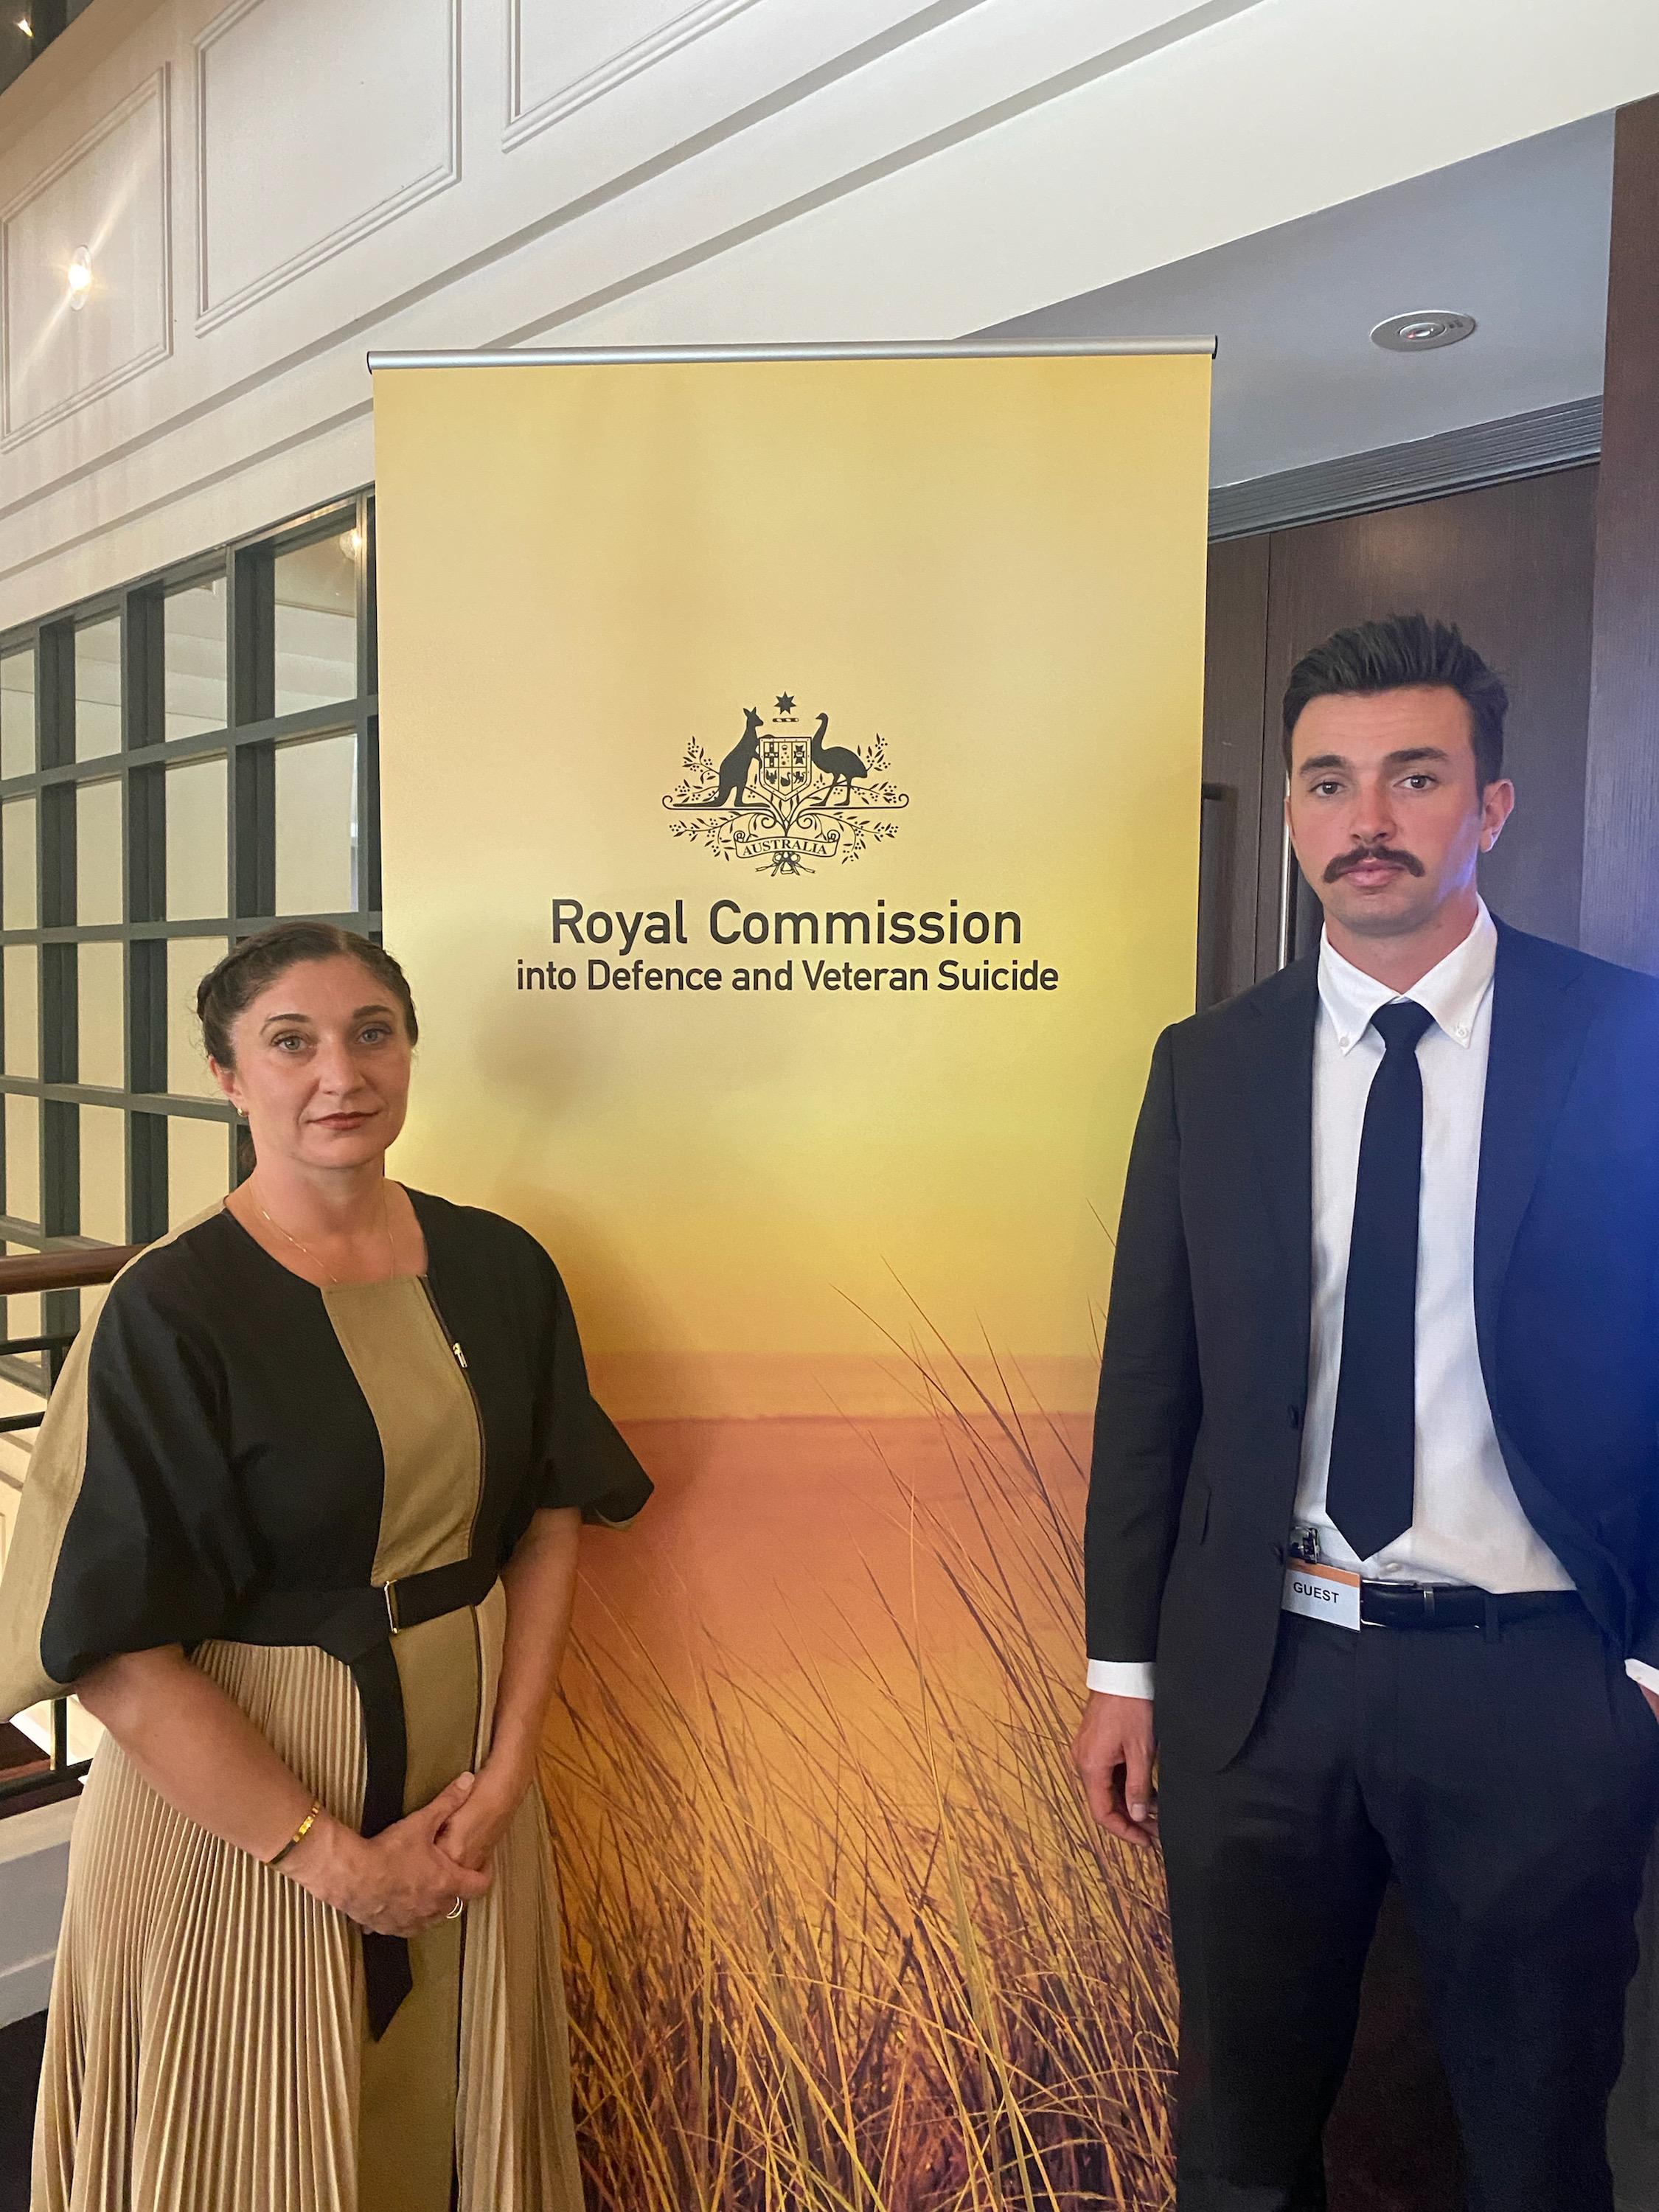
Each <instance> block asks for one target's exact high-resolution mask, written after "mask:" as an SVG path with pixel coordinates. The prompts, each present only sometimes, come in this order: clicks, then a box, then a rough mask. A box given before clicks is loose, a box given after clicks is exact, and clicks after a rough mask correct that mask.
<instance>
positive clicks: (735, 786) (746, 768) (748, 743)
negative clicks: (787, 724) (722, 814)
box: [693, 707, 761, 806]
mask: <svg viewBox="0 0 1659 2212" xmlns="http://www.w3.org/2000/svg"><path fill="white" fill-rule="evenodd" d="M760 722H761V718H760V709H759V708H757V707H745V708H744V710H743V735H742V736H741V737H740V738H738V742H737V743H736V744H734V745H733V746H732V750H731V751H730V752H729V753H727V755H726V758H725V759H724V760H723V761H722V762H721V763H720V782H719V786H718V787H717V789H716V791H715V793H714V797H713V798H712V799H696V800H694V801H693V804H694V805H698V806H741V805H743V804H744V796H743V794H744V792H745V791H746V790H747V789H748V787H749V778H750V775H751V774H752V772H753V770H754V766H755V756H756V754H757V752H758V751H759V750H760Z"/></svg>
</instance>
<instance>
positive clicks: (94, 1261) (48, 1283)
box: [0, 1244, 144, 1297]
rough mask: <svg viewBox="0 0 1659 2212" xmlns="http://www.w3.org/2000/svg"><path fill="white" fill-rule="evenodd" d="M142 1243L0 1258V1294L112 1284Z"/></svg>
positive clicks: (140, 1250) (65, 1248)
mask: <svg viewBox="0 0 1659 2212" xmlns="http://www.w3.org/2000/svg"><path fill="white" fill-rule="evenodd" d="M143 1249H144V1248H143V1245H142V1244H95V1245H85V1246H82V1247H81V1248H80V1249H76V1247H74V1246H73V1245H70V1246H67V1247H60V1248H59V1249H58V1250H57V1251H55V1252H23V1253H20V1254H19V1255H17V1256H16V1257H15V1258H14V1259H9V1260H0V1297H7V1296H13V1297H21V1295H22V1294H23V1293H24V1292H25V1291H83V1290H88V1289H90V1288H91V1287H92V1286H93V1285H94V1284H98V1283H112V1282H113V1281H114V1279H115V1278H116V1277H117V1276H118V1274H119V1273H120V1272H121V1270H122V1268H123V1267H125V1266H126V1264H127V1261H129V1260H131V1259H133V1258H136V1256H137V1255H138V1254H139V1253H140V1252H142V1251H143Z"/></svg>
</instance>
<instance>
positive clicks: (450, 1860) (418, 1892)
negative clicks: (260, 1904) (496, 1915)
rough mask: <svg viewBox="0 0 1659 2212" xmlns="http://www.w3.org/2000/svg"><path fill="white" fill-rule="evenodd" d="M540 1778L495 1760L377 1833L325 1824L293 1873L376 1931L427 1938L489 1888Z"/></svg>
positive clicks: (302, 1850)
mask: <svg viewBox="0 0 1659 2212" xmlns="http://www.w3.org/2000/svg"><path fill="white" fill-rule="evenodd" d="M531 1781H532V1777H531V1776H529V1775H527V1774H524V1775H521V1774H520V1773H518V1772H517V1771H507V1769H506V1768H504V1767H502V1766H500V1765H496V1764H495V1763H494V1762H491V1761H489V1760H486V1761H485V1763H484V1765H483V1768H482V1769H481V1770H480V1771H479V1772H478V1773H477V1774H476V1775H475V1774H459V1775H457V1776H456V1778H455V1779H454V1781H453V1782H452V1783H451V1784H449V1786H448V1788H447V1789H446V1790H440V1791H439V1793H438V1795H437V1796H435V1798H433V1799H432V1801H431V1802H430V1803H429V1804H426V1805H422V1806H420V1807H418V1808H416V1811H414V1812H413V1813H408V1814H404V1818H403V1819H402V1820H394V1821H393V1822H392V1826H390V1827H389V1828H383V1829H382V1830H381V1831H380V1834H379V1835H377V1836H368V1837H365V1836H360V1835H358V1834H357V1833H356V1831H355V1830H353V1829H350V1828H348V1827H346V1826H344V1825H343V1823H342V1822H340V1821H338V1820H332V1819H325V1820H320V1821H319V1823H318V1825H317V1826H316V1827H315V1828H314V1829H313V1831H312V1832H311V1834H310V1835H308V1836H307V1838H305V1840H304V1841H303V1842H302V1843H301V1844H299V1845H298V1846H297V1847H296V1849H295V1853H294V1857H293V1859H292V1861H291V1862H290V1868H289V1870H290V1871H291V1872H292V1874H293V1875H294V1877H295V1880H296V1881H300V1882H301V1883H302V1884H303V1885H304V1887H306V1888H307V1889H308V1890H309V1891H310V1892H311V1893H312V1894H313V1896H314V1897H318V1898H320V1899H322V1901H323V1903H324V1904H325V1905H332V1906H334V1908H335V1909H336V1910H337V1911H340V1912H343V1913H344V1914H345V1916H346V1917H347V1918H348V1919H350V1920H355V1921H356V1923H357V1925H358V1926H359V1927H360V1928H364V1929H368V1931H369V1932H370V1933H371V1934H373V1935H376V1936H419V1935H421V1934H422V1933H423V1932H424V1930H425V1929H428V1928H434V1927H435V1926H436V1925H437V1924H438V1923H439V1922H440V1921H441V1920H445V1919H447V1918H448V1917H450V1915H451V1914H452V1912H453V1909H454V1905H455V1900H456V1899H457V1898H458V1897H459V1898H460V1899H462V1900H463V1902H465V1903H469V1904H470V1903H471V1901H472V1900H473V1899H475V1898H479V1897H482V1896H483V1894H484V1893H485V1892H486V1891H487V1890H488V1889H489V1885H490V1881H491V1874H490V1867H489V1861H490V1857H491V1854H492V1853H493V1852H494V1850H495V1846H496V1844H498V1843H499V1842H500V1840H501V1837H502V1835H503V1834H504V1833H505V1832H506V1830H507V1824H508V1823H509V1822H510V1821H511V1820H512V1818H513V1814H515V1813H516V1812H517V1811H518V1809H519V1806H520V1802H522V1800H523V1798H524V1796H525V1792H526V1790H528V1789H529V1787H530V1785H531Z"/></svg>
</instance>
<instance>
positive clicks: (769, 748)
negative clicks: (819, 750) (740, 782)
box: [755, 737, 812, 799]
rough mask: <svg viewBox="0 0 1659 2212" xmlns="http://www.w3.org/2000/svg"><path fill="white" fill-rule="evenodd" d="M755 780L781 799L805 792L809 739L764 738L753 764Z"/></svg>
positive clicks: (809, 776) (808, 777) (809, 764)
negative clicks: (797, 792)
mask: <svg viewBox="0 0 1659 2212" xmlns="http://www.w3.org/2000/svg"><path fill="white" fill-rule="evenodd" d="M755 767H756V781H757V782H758V783H760V784H761V785H762V786H763V787H764V788H765V789H766V790H768V791H774V792H775V793H777V795H778V796H779V798H780V799H787V797H788V796H789V794H790V793H792V792H796V791H805V788H806V787H807V785H808V784H809V783H810V782H811V780H812V747H811V739H810V738H805V737H799V738H798V737H782V738H778V737H763V738H762V739H761V741H760V755H759V757H758V759H757V762H756V763H755Z"/></svg>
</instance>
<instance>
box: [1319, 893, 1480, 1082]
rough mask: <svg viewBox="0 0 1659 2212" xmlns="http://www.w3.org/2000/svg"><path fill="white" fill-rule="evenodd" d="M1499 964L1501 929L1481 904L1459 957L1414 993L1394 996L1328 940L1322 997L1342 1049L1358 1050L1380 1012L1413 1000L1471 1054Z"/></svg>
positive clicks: (1322, 946)
mask: <svg viewBox="0 0 1659 2212" xmlns="http://www.w3.org/2000/svg"><path fill="white" fill-rule="evenodd" d="M1497 961H1498V928H1497V925H1496V924H1495V923H1494V921H1492V916H1491V915H1490V914H1488V913H1487V911H1486V901H1485V900H1484V899H1482V900H1481V901H1480V904H1479V911H1478V912H1477V913H1476V915H1475V918H1474V928H1473V929H1471V930H1470V932H1469V933H1468V936H1467V937H1466V938H1465V939H1463V942H1462V944H1461V945H1458V946H1457V947H1456V949H1455V951H1451V952H1449V953H1448V954H1447V955H1446V957H1445V958H1444V959H1443V961H1441V962H1440V963H1439V964H1438V965H1437V967H1434V968H1431V969H1430V970H1429V972H1428V974H1427V975H1425V976H1423V977H1422V978H1421V979H1420V980H1419V981H1417V982H1415V983H1413V985H1412V987H1411V988H1410V990H1409V991H1391V990H1390V989H1389V987H1388V985H1387V984H1386V983H1379V982H1378V981H1377V980H1376V977H1375V976H1374V975H1366V974H1365V973H1364V969H1359V968H1356V967H1355V966H1354V964H1353V963H1352V961H1351V960H1345V959H1344V958H1343V957H1342V955H1341V954H1340V952H1339V951H1337V950H1336V949H1335V947H1334V945H1332V943H1331V941H1330V939H1329V938H1328V937H1326V936H1323V935H1322V936H1321V938H1320V941H1319V995H1320V998H1321V1000H1322V1002H1323V1004H1324V1007H1325V1011H1326V1012H1327V1013H1328V1015H1329V1016H1330V1018H1331V1023H1332V1025H1333V1027H1334V1029H1335V1031H1336V1042H1337V1045H1338V1048H1339V1049H1340V1051H1342V1052H1343V1053H1345V1054H1346V1053H1350V1052H1352V1050H1353V1048H1354V1047H1355V1045H1357V1044H1358V1042H1359V1040H1360V1038H1361V1037H1362V1036H1364V1034H1365V1032H1366V1030H1368V1029H1369V1028H1370V1021H1371V1016H1372V1015H1373V1014H1374V1013H1375V1012H1376V1010H1377V1008H1378V1007H1379V1006H1388V1005H1389V1004H1390V1003H1391V1002H1392V1001H1393V1000H1395V999H1412V1000H1415V1001H1416V1003H1417V1004H1418V1005H1419V1006H1421V1007H1423V1008H1424V1010H1425V1012H1427V1013H1429V1014H1431V1016H1432V1017H1433V1018H1434V1022H1435V1024H1436V1026H1437V1028H1439V1029H1440V1030H1443V1031H1444V1033H1445V1035H1446V1036H1449V1038H1450V1039H1451V1041H1452V1042H1453V1043H1454V1044H1461V1045H1462V1046H1464V1047H1466V1048H1467V1046H1468V1043H1469V1041H1470V1039H1471V1038H1472V1037H1473V1036H1474V1022H1475V1017H1476V1015H1477V1014H1478V1013H1479V1012H1480V1003H1481V1000H1483V999H1484V998H1485V997H1486V994H1487V992H1488V991H1489V990H1490V989H1491V988H1492V975H1493V971H1494V969H1495V968H1496V966H1497Z"/></svg>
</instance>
